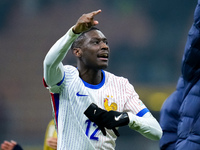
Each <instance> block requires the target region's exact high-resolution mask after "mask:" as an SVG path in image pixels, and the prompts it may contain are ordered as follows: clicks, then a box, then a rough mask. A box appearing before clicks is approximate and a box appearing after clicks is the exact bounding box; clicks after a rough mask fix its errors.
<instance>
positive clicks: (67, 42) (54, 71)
mask: <svg viewBox="0 0 200 150" xmlns="http://www.w3.org/2000/svg"><path fill="white" fill-rule="evenodd" d="M100 12H101V10H97V11H93V12H91V13H88V14H83V15H82V16H81V17H80V18H79V19H78V21H77V22H76V24H75V25H74V26H73V27H72V28H70V29H69V30H68V32H67V33H66V34H65V35H64V36H63V37H61V38H60V39H59V40H58V41H57V42H56V43H55V44H54V45H53V46H52V47H51V49H50V50H49V52H48V53H47V55H46V57H45V59H44V62H43V67H44V80H45V82H46V84H47V85H48V86H49V87H53V86H55V85H56V84H58V83H59V82H60V81H61V80H62V79H63V77H64V70H63V64H62V60H63V59H64V58H65V56H66V54H67V52H68V51H69V49H70V47H71V44H72V43H73V42H74V41H75V40H76V38H77V37H78V36H79V34H80V33H82V32H84V31H86V30H88V29H90V28H91V27H92V26H95V25H97V24H98V21H96V20H94V16H95V15H97V14H99V13H100Z"/></svg>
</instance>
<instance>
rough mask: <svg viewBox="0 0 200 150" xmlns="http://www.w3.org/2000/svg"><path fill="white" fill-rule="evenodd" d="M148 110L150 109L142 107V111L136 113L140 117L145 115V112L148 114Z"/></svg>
mask: <svg viewBox="0 0 200 150" xmlns="http://www.w3.org/2000/svg"><path fill="white" fill-rule="evenodd" d="M147 112H149V110H148V109H147V108H144V109H142V110H141V111H140V112H138V113H137V114H136V115H137V116H139V117H142V116H144V114H146V113H147Z"/></svg>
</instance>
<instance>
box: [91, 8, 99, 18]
mask: <svg viewBox="0 0 200 150" xmlns="http://www.w3.org/2000/svg"><path fill="white" fill-rule="evenodd" d="M100 12H101V9H99V10H96V11H93V12H92V16H93V17H94V16H95V15H97V14H99V13H100Z"/></svg>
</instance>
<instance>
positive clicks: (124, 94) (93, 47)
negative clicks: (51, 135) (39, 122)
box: [43, 10, 162, 150]
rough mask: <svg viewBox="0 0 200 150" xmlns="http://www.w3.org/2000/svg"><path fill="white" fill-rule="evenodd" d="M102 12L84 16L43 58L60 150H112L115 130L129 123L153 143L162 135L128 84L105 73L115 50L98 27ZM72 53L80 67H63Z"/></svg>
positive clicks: (45, 82) (120, 78) (158, 126)
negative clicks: (111, 54)
mask: <svg viewBox="0 0 200 150" xmlns="http://www.w3.org/2000/svg"><path fill="white" fill-rule="evenodd" d="M100 12H101V10H97V11H93V12H91V13H87V14H83V15H82V16H81V17H80V18H79V19H78V20H77V22H76V24H75V25H74V26H73V27H71V28H70V29H69V30H68V32H67V33H66V34H65V35H64V36H63V37H61V38H60V39H59V40H58V41H57V42H56V43H55V44H54V45H53V46H52V47H51V49H50V50H49V52H48V53H47V55H46V57H45V59H44V80H43V81H44V84H45V86H46V87H47V89H48V90H49V91H50V93H51V98H52V103H53V110H54V113H55V120H56V125H57V129H58V147H57V148H58V149H60V150H67V149H72V150H75V149H76V150H88V149H90V150H93V149H106V150H113V149H115V141H116V139H117V137H118V136H119V133H118V131H117V129H116V127H120V126H126V125H129V127H130V128H131V129H133V130H135V131H137V132H139V133H140V134H142V135H143V136H145V137H147V138H149V139H152V140H159V139H160V138H161V136H162V129H161V128H160V125H159V123H158V122H157V120H156V119H155V118H154V117H153V115H152V114H151V113H150V111H149V110H148V109H147V108H146V106H145V105H144V104H143V102H142V101H141V100H140V99H139V96H138V94H137V93H136V91H135V90H134V87H133V86H132V85H131V84H130V83H129V81H128V80H127V79H125V78H123V77H117V76H115V75H114V74H112V73H110V72H107V71H104V70H103V69H106V68H107V66H108V60H109V52H110V49H109V46H108V42H107V38H106V37H105V36H104V34H103V33H102V32H101V31H100V30H99V29H97V28H95V27H93V26H95V25H97V24H98V21H97V20H94V17H95V16H96V15H97V14H99V13H100ZM130 28H131V26H130ZM70 49H71V51H72V53H73V54H74V56H75V57H76V60H77V67H74V66H72V65H66V66H64V65H63V64H62V61H63V59H64V58H65V56H66V55H67V53H68V51H69V50H70ZM122 53H123V50H122Z"/></svg>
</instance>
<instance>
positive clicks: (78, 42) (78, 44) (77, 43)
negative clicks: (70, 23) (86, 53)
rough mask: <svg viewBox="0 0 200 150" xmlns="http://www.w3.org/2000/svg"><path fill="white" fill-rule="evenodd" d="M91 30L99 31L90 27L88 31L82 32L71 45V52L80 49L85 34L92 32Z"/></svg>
mask: <svg viewBox="0 0 200 150" xmlns="http://www.w3.org/2000/svg"><path fill="white" fill-rule="evenodd" d="M92 30H99V29H98V28H96V27H91V28H90V29H89V30H86V31H84V32H82V33H81V34H80V35H79V37H78V38H77V39H76V40H75V41H74V42H73V43H72V46H71V50H73V49H74V48H80V47H81V44H82V40H83V39H84V38H85V33H87V32H89V31H92ZM99 31H100V30H99Z"/></svg>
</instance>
